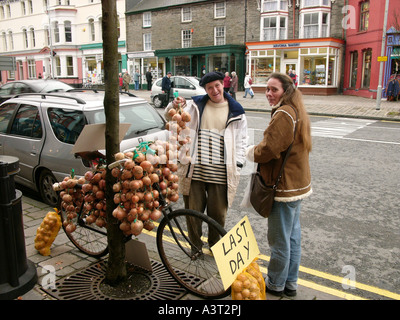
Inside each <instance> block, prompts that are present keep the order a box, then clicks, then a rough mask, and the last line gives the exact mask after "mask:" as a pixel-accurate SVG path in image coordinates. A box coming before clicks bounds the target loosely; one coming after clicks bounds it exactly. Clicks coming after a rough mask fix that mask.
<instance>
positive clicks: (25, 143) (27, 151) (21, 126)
mask: <svg viewBox="0 0 400 320" xmlns="http://www.w3.org/2000/svg"><path fill="white" fill-rule="evenodd" d="M43 143H44V133H43V124H42V120H41V115H40V112H39V109H38V107H37V106H34V105H31V104H20V105H19V106H18V108H17V111H16V112H15V113H14V115H13V118H12V122H11V124H10V125H9V126H8V131H7V134H4V135H3V142H2V148H3V153H4V154H5V155H9V156H14V157H17V158H18V159H19V169H20V171H19V173H18V175H17V176H16V177H15V180H16V181H17V182H19V183H21V184H23V185H26V186H33V185H34V179H33V172H34V169H35V167H36V166H37V165H38V164H39V161H40V152H41V150H42V147H43Z"/></svg>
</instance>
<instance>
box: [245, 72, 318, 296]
mask: <svg viewBox="0 0 400 320" xmlns="http://www.w3.org/2000/svg"><path fill="white" fill-rule="evenodd" d="M265 95H266V97H267V99H268V102H269V103H270V105H271V106H272V112H271V121H270V123H269V125H268V127H267V128H266V130H265V131H264V137H263V140H262V141H261V142H260V143H259V144H258V145H256V146H251V147H249V148H248V149H247V152H246V153H247V158H248V159H249V160H251V161H254V162H256V163H258V164H259V168H260V173H261V175H262V177H263V178H264V181H265V183H266V184H267V185H273V184H274V182H275V180H276V179H277V176H278V174H279V171H280V169H281V166H282V162H283V159H284V158H285V155H286V152H287V150H288V148H289V146H290V145H291V144H292V143H293V146H292V149H291V151H290V154H289V157H288V159H287V162H286V164H285V167H284V172H283V175H282V178H281V180H280V182H279V184H278V187H277V190H276V194H275V198H274V200H275V201H274V205H273V207H272V211H271V213H270V215H269V217H268V233H267V238H268V243H269V246H270V249H271V259H270V262H269V266H268V275H267V278H266V290H267V292H269V293H271V294H274V295H277V296H281V295H283V294H286V295H288V296H295V295H296V293H297V292H296V290H297V279H298V271H299V266H300V257H301V244H300V242H301V230H300V208H301V202H302V200H303V199H305V198H307V197H308V196H309V195H310V194H311V193H312V188H311V173H310V165H309V153H310V152H311V149H312V142H311V129H310V120H309V117H308V114H307V111H306V109H305V107H304V103H303V98H302V94H301V92H300V91H299V90H298V89H297V88H296V86H295V85H294V83H293V81H292V79H291V78H290V77H289V76H287V75H285V74H282V73H273V74H271V75H270V76H269V77H268V79H267V89H266V93H265ZM295 127H296V131H295Z"/></svg>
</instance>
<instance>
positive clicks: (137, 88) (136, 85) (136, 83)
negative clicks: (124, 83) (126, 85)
mask: <svg viewBox="0 0 400 320" xmlns="http://www.w3.org/2000/svg"><path fill="white" fill-rule="evenodd" d="M135 90H139V81H135Z"/></svg>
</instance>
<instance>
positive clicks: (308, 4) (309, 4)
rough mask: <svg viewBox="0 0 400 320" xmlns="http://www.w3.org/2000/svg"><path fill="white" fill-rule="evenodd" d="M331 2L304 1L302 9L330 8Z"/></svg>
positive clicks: (323, 0)
mask: <svg viewBox="0 0 400 320" xmlns="http://www.w3.org/2000/svg"><path fill="white" fill-rule="evenodd" d="M330 2H331V0H302V4H303V5H302V8H307V7H321V6H324V7H329V6H330Z"/></svg>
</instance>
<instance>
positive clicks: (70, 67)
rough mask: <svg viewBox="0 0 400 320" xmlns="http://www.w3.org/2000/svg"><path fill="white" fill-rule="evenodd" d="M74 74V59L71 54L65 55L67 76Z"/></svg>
mask: <svg viewBox="0 0 400 320" xmlns="http://www.w3.org/2000/svg"><path fill="white" fill-rule="evenodd" d="M73 75H74V60H73V58H72V57H71V56H67V76H73Z"/></svg>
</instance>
